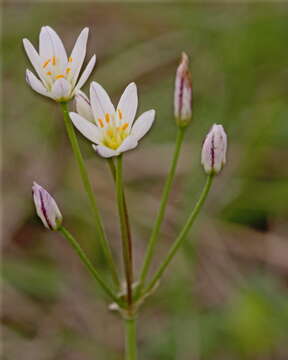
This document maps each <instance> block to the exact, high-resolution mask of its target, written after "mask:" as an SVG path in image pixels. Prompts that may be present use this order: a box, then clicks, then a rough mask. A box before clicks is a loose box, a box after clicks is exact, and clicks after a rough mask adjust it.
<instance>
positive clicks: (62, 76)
mask: <svg viewBox="0 0 288 360" xmlns="http://www.w3.org/2000/svg"><path fill="white" fill-rule="evenodd" d="M64 77H65V76H64V75H57V76H55V79H61V78H64Z"/></svg>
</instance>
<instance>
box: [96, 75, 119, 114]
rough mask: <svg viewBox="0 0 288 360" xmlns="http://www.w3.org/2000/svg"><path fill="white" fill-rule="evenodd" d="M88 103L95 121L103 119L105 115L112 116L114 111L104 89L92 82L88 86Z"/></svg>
mask: <svg viewBox="0 0 288 360" xmlns="http://www.w3.org/2000/svg"><path fill="white" fill-rule="evenodd" d="M90 102H91V107H92V111H93V115H94V118H95V120H97V119H99V118H100V119H104V118H105V114H106V113H108V114H114V113H115V109H114V106H113V104H112V102H111V100H110V97H109V95H108V94H107V92H106V91H105V90H104V88H103V87H102V86H101V85H100V84H98V83H97V82H95V81H93V82H92V83H91V86H90Z"/></svg>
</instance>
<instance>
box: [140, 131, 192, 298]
mask: <svg viewBox="0 0 288 360" xmlns="http://www.w3.org/2000/svg"><path fill="white" fill-rule="evenodd" d="M185 130H186V129H185V128H178V133H177V138H176V144H175V150H174V155H173V158H172V163H171V167H170V171H169V174H168V177H167V179H166V182H165V185H164V189H163V193H162V199H161V203H160V207H159V210H158V214H157V217H156V220H155V223H154V226H153V230H152V233H151V236H150V239H149V243H148V248H147V251H146V255H145V258H144V262H143V266H142V269H141V272H140V280H139V287H138V290H137V292H138V293H139V292H140V291H141V288H142V287H143V285H144V283H145V279H146V276H147V273H148V270H149V266H150V263H151V261H152V257H153V252H154V248H155V245H156V242H157V239H158V236H159V232H160V227H161V224H162V222H163V218H164V215H165V210H166V206H167V202H168V198H169V194H170V191H171V187H172V184H173V180H174V177H175V172H176V167H177V162H178V159H179V155H180V150H181V145H182V143H183V139H184V134H185Z"/></svg>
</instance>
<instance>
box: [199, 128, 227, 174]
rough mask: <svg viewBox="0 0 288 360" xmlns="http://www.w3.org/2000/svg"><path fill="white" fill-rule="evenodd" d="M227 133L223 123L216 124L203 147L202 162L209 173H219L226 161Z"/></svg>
mask: <svg viewBox="0 0 288 360" xmlns="http://www.w3.org/2000/svg"><path fill="white" fill-rule="evenodd" d="M226 151H227V135H226V133H225V131H224V128H223V126H222V125H217V124H214V125H213V126H212V128H211V130H210V131H209V133H208V135H207V136H206V139H205V141H204V144H203V147H202V156H201V163H202V165H203V167H204V170H205V172H206V173H207V174H218V173H219V172H220V171H221V170H222V168H223V166H224V165H225V163H226Z"/></svg>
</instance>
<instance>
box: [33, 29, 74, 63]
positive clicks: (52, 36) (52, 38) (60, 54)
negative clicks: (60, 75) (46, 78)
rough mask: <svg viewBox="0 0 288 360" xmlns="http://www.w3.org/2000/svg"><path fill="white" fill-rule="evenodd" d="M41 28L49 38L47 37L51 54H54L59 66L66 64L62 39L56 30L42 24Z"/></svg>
mask: <svg viewBox="0 0 288 360" xmlns="http://www.w3.org/2000/svg"><path fill="white" fill-rule="evenodd" d="M42 29H43V31H45V32H46V33H47V35H46V36H47V38H48V39H49V40H48V39H47V41H49V42H50V46H51V50H52V54H53V55H52V56H56V58H57V59H59V60H60V64H61V67H62V68H63V67H64V66H65V65H66V64H67V61H68V59H67V54H66V50H65V48H64V45H63V43H62V40H61V39H60V37H59V36H58V34H57V33H56V31H55V30H53V29H52V28H51V27H50V26H44V27H43V28H42ZM42 29H41V30H42ZM40 46H41V45H40ZM41 50H42V46H41ZM42 51H43V50H42ZM47 60H48V59H47Z"/></svg>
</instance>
